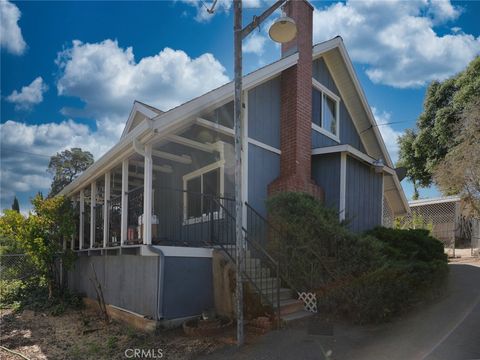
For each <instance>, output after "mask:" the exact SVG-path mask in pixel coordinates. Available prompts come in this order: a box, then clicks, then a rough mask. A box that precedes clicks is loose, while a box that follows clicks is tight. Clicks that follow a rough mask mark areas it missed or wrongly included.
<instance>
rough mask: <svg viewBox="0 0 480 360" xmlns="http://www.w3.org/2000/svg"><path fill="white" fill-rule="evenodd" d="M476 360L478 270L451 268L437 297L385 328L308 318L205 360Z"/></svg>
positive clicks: (479, 348) (479, 352)
mask: <svg viewBox="0 0 480 360" xmlns="http://www.w3.org/2000/svg"><path fill="white" fill-rule="evenodd" d="M328 350H331V351H332V356H331V359H355V360H362V359H365V360H367V359H368V360H375V359H379V360H382V359H385V360H396V359H398V360H410V359H412V360H415V359H428V360H467V359H469V360H470V359H480V266H475V265H470V264H451V265H450V276H449V280H448V285H447V290H446V293H445V294H444V295H443V296H442V298H441V299H439V300H437V301H436V302H434V303H431V304H428V305H426V306H425V307H423V308H419V309H417V310H416V311H413V312H411V313H409V314H408V315H406V316H405V317H403V318H401V319H397V320H396V321H394V322H392V323H389V324H382V325H376V326H352V325H347V324H342V323H334V324H330V323H328V321H325V320H324V319H322V318H321V316H319V317H315V318H309V319H308V320H305V321H303V322H297V323H296V324H294V325H292V326H290V327H288V328H287V329H284V330H281V331H272V332H270V333H269V334H267V335H265V336H263V337H262V338H260V339H259V340H258V341H257V342H255V343H254V344H250V345H247V346H244V347H243V348H242V349H239V350H238V349H236V348H233V347H229V348H224V349H221V350H220V351H219V352H216V353H214V354H211V355H209V356H208V357H205V358H208V359H226V358H228V359H256V360H257V359H264V360H268V359H305V360H307V359H325V356H324V355H323V354H325V353H326V352H327V351H328Z"/></svg>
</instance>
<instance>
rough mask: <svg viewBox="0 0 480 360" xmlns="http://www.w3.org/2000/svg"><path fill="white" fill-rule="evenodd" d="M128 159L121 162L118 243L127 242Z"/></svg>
mask: <svg viewBox="0 0 480 360" xmlns="http://www.w3.org/2000/svg"><path fill="white" fill-rule="evenodd" d="M127 221H128V159H125V160H123V162H122V214H121V217H120V224H121V225H120V245H123V244H125V243H126V242H127V229H128V224H127Z"/></svg>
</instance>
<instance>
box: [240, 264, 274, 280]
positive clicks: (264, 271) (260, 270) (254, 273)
mask: <svg viewBox="0 0 480 360" xmlns="http://www.w3.org/2000/svg"><path fill="white" fill-rule="evenodd" d="M245 273H246V274H247V275H248V277H249V278H250V279H254V278H258V277H263V278H268V277H270V269H268V268H266V267H263V266H261V267H255V268H246V269H245Z"/></svg>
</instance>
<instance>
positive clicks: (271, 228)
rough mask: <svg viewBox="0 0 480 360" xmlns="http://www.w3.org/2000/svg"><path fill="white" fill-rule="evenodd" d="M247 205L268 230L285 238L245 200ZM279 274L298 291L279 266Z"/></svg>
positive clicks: (289, 285) (291, 287)
mask: <svg viewBox="0 0 480 360" xmlns="http://www.w3.org/2000/svg"><path fill="white" fill-rule="evenodd" d="M245 206H246V207H247V209H248V210H250V211H251V212H252V213H253V214H254V215H255V216H256V217H258V218H259V219H260V220H261V221H262V222H263V223H264V224H265V226H266V228H267V229H268V230H271V231H274V232H275V235H276V236H278V237H280V238H285V236H284V235H283V234H282V232H281V231H280V230H279V229H278V228H276V227H275V226H274V225H272V224H271V223H270V222H269V221H268V220H267V219H266V218H265V217H264V216H263V215H262V214H260V213H259V212H258V211H257V210H255V209H254V208H253V207H252V206H251V205H250V204H249V203H248V202H245ZM277 264H278V266H279V262H278V261H277ZM279 275H280V278H281V280H282V281H284V282H285V283H286V284H287V285H288V287H289V288H290V289H291V290H293V291H295V292H296V293H298V292H299V291H298V289H296V287H295V286H294V285H293V283H292V281H291V280H290V279H289V278H288V276H287V275H286V274H285V273H284V272H282V271H281V270H280V266H279Z"/></svg>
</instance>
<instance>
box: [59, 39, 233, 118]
mask: <svg viewBox="0 0 480 360" xmlns="http://www.w3.org/2000/svg"><path fill="white" fill-rule="evenodd" d="M57 64H58V66H59V67H60V69H61V74H60V78H59V80H58V83H57V89H58V94H59V95H66V96H74V97H79V98H80V99H81V100H83V101H84V102H85V104H86V106H85V112H86V113H87V115H89V116H92V115H93V116H95V117H96V118H97V119H98V118H102V117H104V116H110V117H115V116H122V117H123V120H122V121H123V122H124V121H125V118H124V117H125V116H126V115H128V112H129V110H130V108H131V106H132V103H133V100H135V99H137V100H140V101H144V102H146V103H148V104H151V105H153V106H156V107H158V108H160V109H162V110H168V109H170V108H172V107H174V106H177V105H179V104H181V103H183V102H185V101H187V100H189V99H191V98H193V97H195V96H198V95H201V94H203V93H205V92H207V91H209V90H212V89H214V88H216V87H218V86H220V85H222V84H224V83H226V82H227V81H228V77H227V75H226V72H225V68H224V67H223V66H222V64H221V63H220V62H219V61H218V60H216V59H215V57H214V56H213V55H212V54H209V53H205V54H203V55H200V56H199V57H197V58H190V57H189V56H188V55H187V54H186V53H185V52H184V51H181V50H173V49H170V48H165V49H164V50H162V51H161V52H159V53H158V54H156V55H154V56H148V57H144V58H142V59H140V61H138V62H136V61H135V58H134V54H133V49H132V48H131V47H128V48H126V49H123V48H121V47H119V46H118V43H117V41H112V40H104V41H102V42H100V43H93V44H90V43H82V42H80V41H78V40H75V41H73V46H72V47H71V48H68V49H66V50H64V51H62V52H61V53H59V54H58V58H57ZM69 110H70V109H65V111H66V113H69Z"/></svg>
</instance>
